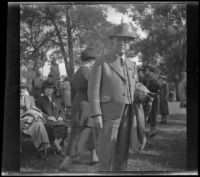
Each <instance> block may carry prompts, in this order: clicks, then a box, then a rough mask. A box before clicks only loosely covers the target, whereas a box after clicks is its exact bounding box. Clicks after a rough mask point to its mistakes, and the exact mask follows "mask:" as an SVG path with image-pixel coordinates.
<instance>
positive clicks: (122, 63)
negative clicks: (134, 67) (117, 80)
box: [120, 58, 124, 66]
mask: <svg viewBox="0 0 200 177" xmlns="http://www.w3.org/2000/svg"><path fill="white" fill-rule="evenodd" d="M120 63H121V65H122V66H124V60H123V58H120Z"/></svg>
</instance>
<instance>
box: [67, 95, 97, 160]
mask: <svg viewBox="0 0 200 177" xmlns="http://www.w3.org/2000/svg"><path fill="white" fill-rule="evenodd" d="M88 118H89V104H88V102H87V94H85V93H78V94H76V96H75V99H74V102H73V105H72V115H71V122H72V130H71V134H70V139H69V143H68V146H67V148H66V154H67V155H68V156H71V157H73V156H76V155H79V154H81V153H83V152H85V151H88V150H92V149H95V147H96V139H97V138H96V133H95V129H94V128H93V127H89V126H87V122H88Z"/></svg>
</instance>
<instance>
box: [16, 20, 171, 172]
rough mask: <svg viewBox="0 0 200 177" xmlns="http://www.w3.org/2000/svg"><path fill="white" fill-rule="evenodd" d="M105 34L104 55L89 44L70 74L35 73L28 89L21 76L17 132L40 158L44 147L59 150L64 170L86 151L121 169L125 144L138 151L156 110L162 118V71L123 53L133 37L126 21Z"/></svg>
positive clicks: (104, 167) (107, 167) (165, 110)
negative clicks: (26, 137)
mask: <svg viewBox="0 0 200 177" xmlns="http://www.w3.org/2000/svg"><path fill="white" fill-rule="evenodd" d="M110 39H111V41H112V44H113V45H112V46H113V48H112V51H111V52H109V53H108V54H106V55H104V56H101V57H97V55H96V51H95V48H92V47H87V48H86V49H85V50H84V51H83V52H82V54H81V57H80V60H81V64H80V67H79V69H78V70H77V71H76V73H75V74H74V75H73V77H72V78H71V79H69V78H68V77H66V78H59V79H57V83H54V82H53V79H52V77H53V74H49V76H48V79H47V80H45V81H42V80H41V78H40V73H37V74H36V77H35V78H34V79H33V82H32V90H31V92H30V93H28V89H27V88H28V87H27V85H26V80H24V79H21V94H20V113H21V116H20V117H21V134H27V135H29V136H30V137H31V139H32V141H33V144H34V146H35V147H36V149H37V150H38V153H39V157H40V158H41V159H43V160H47V154H48V151H49V149H51V150H53V151H54V152H56V153H57V154H59V155H61V156H63V157H64V159H63V161H62V163H61V164H60V166H59V167H58V168H59V169H60V170H66V171H67V170H69V169H70V167H71V165H72V164H73V162H74V161H75V160H76V159H77V157H80V156H81V155H82V154H83V153H84V152H85V151H89V152H90V154H91V158H90V159H91V160H90V164H96V163H98V165H99V171H125V170H126V168H127V160H128V155H129V149H131V150H133V151H142V150H143V149H144V147H145V144H146V142H147V138H153V137H154V136H155V135H156V134H157V133H158V131H157V128H156V123H157V117H158V114H160V115H161V122H160V123H162V124H166V123H167V116H168V115H169V107H168V98H169V88H168V84H167V77H166V76H164V75H159V76H158V75H157V74H156V73H155V68H154V67H153V66H150V65H148V66H143V67H140V68H137V66H136V63H134V62H132V61H131V60H130V59H129V58H126V55H125V53H126V51H127V49H128V47H129V42H130V41H133V40H135V36H134V35H133V34H132V33H130V32H129V30H128V24H121V25H119V26H117V27H116V28H115V29H114V33H113V34H112V35H111V36H110ZM146 123H149V124H150V127H151V129H150V132H149V134H148V135H147V134H146V131H145V124H146ZM66 139H67V141H66ZM65 142H67V145H66V146H64V145H63V144H64V143H65ZM21 150H22V151H23V148H22V149H21Z"/></svg>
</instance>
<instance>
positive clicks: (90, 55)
mask: <svg viewBox="0 0 200 177" xmlns="http://www.w3.org/2000/svg"><path fill="white" fill-rule="evenodd" d="M96 57H97V55H96V51H95V49H94V48H93V47H87V48H86V49H85V50H83V52H82V53H81V61H88V60H91V59H95V58H96Z"/></svg>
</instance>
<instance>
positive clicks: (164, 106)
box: [160, 100, 169, 115]
mask: <svg viewBox="0 0 200 177" xmlns="http://www.w3.org/2000/svg"><path fill="white" fill-rule="evenodd" d="M160 114H161V115H168V114H169V106H168V101H166V100H160Z"/></svg>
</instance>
